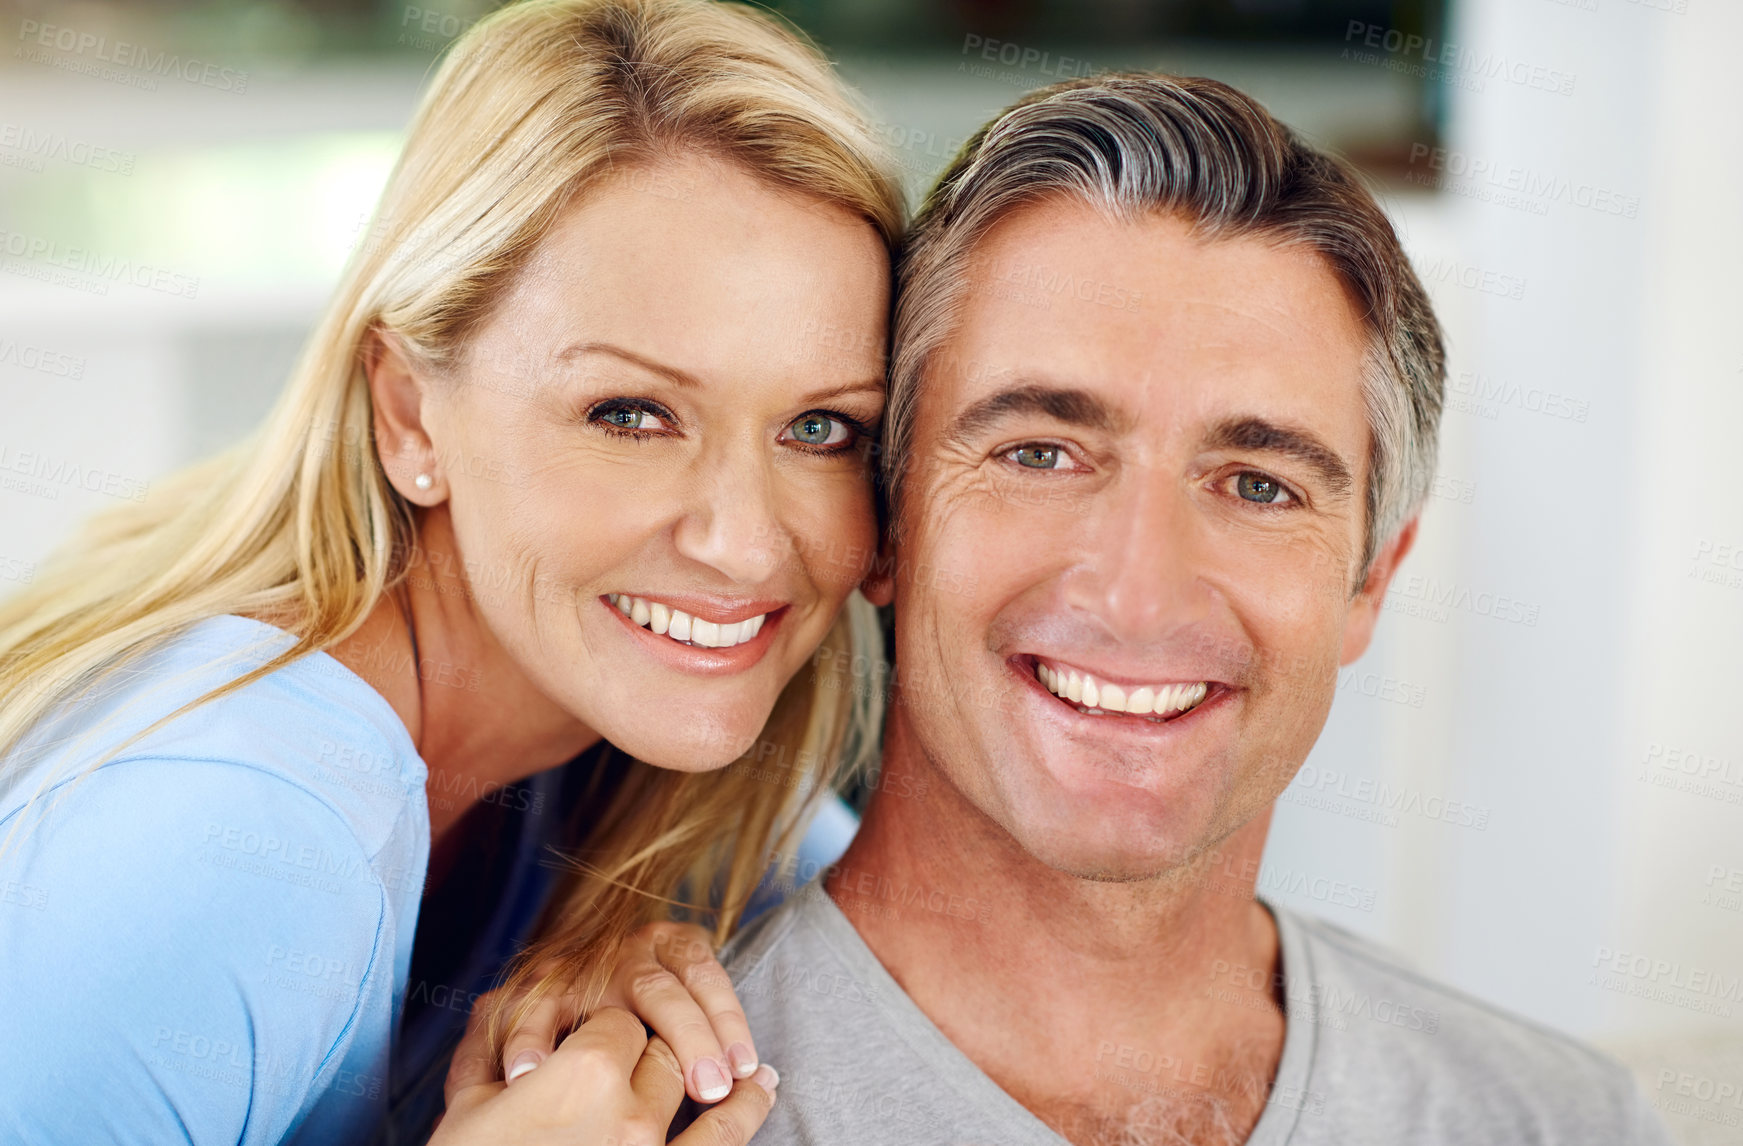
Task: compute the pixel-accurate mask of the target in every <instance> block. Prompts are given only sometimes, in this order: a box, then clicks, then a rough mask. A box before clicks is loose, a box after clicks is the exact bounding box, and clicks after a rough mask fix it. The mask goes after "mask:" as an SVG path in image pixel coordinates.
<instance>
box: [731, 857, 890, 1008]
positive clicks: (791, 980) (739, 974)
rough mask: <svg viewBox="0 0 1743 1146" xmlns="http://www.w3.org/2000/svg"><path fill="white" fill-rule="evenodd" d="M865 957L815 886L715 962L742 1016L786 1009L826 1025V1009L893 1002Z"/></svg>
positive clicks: (750, 929)
mask: <svg viewBox="0 0 1743 1146" xmlns="http://www.w3.org/2000/svg"><path fill="white" fill-rule="evenodd" d="M869 958H870V956H869V954H868V953H866V952H865V950H864V947H863V944H861V943H860V941H859V940H858V938H857V936H856V935H855V934H854V933H853V924H852V923H850V922H848V920H847V918H846V917H845V916H844V915H842V914H841V911H840V909H839V908H837V907H836V906H835V904H834V901H833V900H831V899H830V898H829V893H828V892H827V891H825V890H824V889H823V881H822V880H821V879H818V880H813V881H812V882H811V883H808V884H806V885H804V886H803V887H801V888H799V889H798V890H797V891H795V892H793V893H792V894H791V895H790V896H788V897H787V898H786V899H785V900H784V901H783V902H782V903H781V904H780V905H779V906H777V907H775V908H773V909H771V910H769V911H768V912H766V913H764V914H763V915H761V916H759V917H757V919H756V920H755V921H753V922H752V923H750V924H749V925H748V926H746V927H745V928H744V930H742V931H740V932H739V933H738V934H737V935H735V936H734V937H733V939H732V941H731V942H730V943H728V944H727V945H726V947H725V949H724V950H723V951H722V952H721V956H720V961H721V963H722V965H723V966H725V968H726V971H727V974H729V975H730V976H731V977H732V981H733V983H734V984H735V986H736V988H737V990H738V997H739V1000H740V1001H741V1002H743V1003H744V1005H745V1010H746V1014H747V1017H751V1018H753V1019H754V1018H755V1017H756V1016H755V1015H754V1014H752V1012H761V1013H764V1014H765V1015H766V1014H768V1013H769V1012H771V1011H774V1010H787V1011H791V1012H793V1013H794V1014H795V1015H796V1016H797V1017H799V1018H801V1019H803V1018H807V1017H816V1018H818V1019H820V1020H821V1021H822V1022H823V1023H824V1024H825V1025H827V1024H828V1023H829V1021H830V1020H829V1019H827V1018H826V1017H825V1016H826V1014H827V1012H829V1011H830V1009H831V1007H828V1006H825V1005H824V1004H825V1003H828V1004H831V1005H833V1006H835V1007H848V1008H860V1007H868V1006H877V1005H879V1004H884V1003H888V1002H890V1001H891V1000H890V998H889V996H890V994H891V989H890V988H891V986H892V985H890V984H887V982H886V978H887V977H886V976H885V975H884V974H883V973H882V970H881V968H878V967H875V966H873V965H872V964H870V963H868V962H867V960H868V959H869ZM800 1000H803V1001H804V1002H803V1005H799V1001H800Z"/></svg>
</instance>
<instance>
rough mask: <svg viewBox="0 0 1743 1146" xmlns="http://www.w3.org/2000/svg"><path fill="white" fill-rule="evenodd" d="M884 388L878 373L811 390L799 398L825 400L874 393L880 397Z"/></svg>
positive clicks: (882, 379)
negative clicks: (869, 376) (871, 376)
mask: <svg viewBox="0 0 1743 1146" xmlns="http://www.w3.org/2000/svg"><path fill="white" fill-rule="evenodd" d="M884 389H885V385H884V376H883V375H882V374H879V375H878V376H877V377H876V378H861V379H859V380H858V381H854V382H844V383H842V384H841V385H839V386H829V387H826V388H824V389H822V390H813V391H812V392H811V393H809V394H807V395H805V396H804V398H802V399H800V400H801V401H803V402H827V401H829V400H830V399H831V398H845V397H847V396H848V395H849V394H876V395H878V396H879V397H882V396H883V394H884Z"/></svg>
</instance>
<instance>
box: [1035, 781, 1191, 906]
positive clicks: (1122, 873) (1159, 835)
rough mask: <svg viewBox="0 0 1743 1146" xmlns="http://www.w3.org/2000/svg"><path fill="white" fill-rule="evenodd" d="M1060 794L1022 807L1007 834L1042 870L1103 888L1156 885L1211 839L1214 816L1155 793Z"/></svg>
mask: <svg viewBox="0 0 1743 1146" xmlns="http://www.w3.org/2000/svg"><path fill="white" fill-rule="evenodd" d="M1095 797H1096V798H1088V797H1086V794H1085V793H1081V792H1077V793H1070V794H1064V793H1055V794H1054V795H1053V796H1052V797H1051V798H1049V797H1041V798H1037V799H1035V800H1032V801H1023V802H1022V803H1023V804H1024V805H1025V806H1023V807H1020V808H1014V809H1013V810H1012V812H1011V814H1009V815H1008V816H1005V817H1001V818H1002V819H1004V821H1005V822H1004V824H1003V826H1004V828H1005V830H1006V832H1008V833H1009V834H1010V835H1011V837H1012V838H1013V839H1014V840H1015V841H1016V842H1017V844H1018V846H1020V847H1021V848H1022V849H1023V850H1024V851H1025V852H1027V853H1028V854H1029V856H1030V857H1031V858H1033V859H1034V860H1035V861H1036V862H1038V863H1040V864H1042V865H1043V866H1045V867H1047V868H1049V869H1051V870H1053V871H1057V872H1059V873H1061V874H1063V875H1069V876H1073V877H1075V878H1078V879H1086V880H1093V881H1096V882H1102V883H1132V882H1139V881H1144V880H1153V879H1158V878H1161V877H1163V876H1165V875H1167V874H1168V873H1169V872H1171V871H1174V870H1176V869H1178V868H1179V867H1181V866H1182V864H1184V863H1185V862H1186V861H1187V860H1188V859H1190V858H1191V857H1192V856H1193V855H1194V854H1196V852H1197V851H1198V850H1199V845H1200V844H1201V842H1202V841H1203V840H1204V839H1205V830H1204V825H1203V824H1202V823H1200V821H1201V819H1203V818H1205V817H1207V816H1208V814H1209V809H1202V810H1201V809H1198V808H1196V807H1193V806H1192V805H1191V804H1189V803H1188V802H1187V801H1184V800H1175V801H1168V800H1165V799H1163V798H1160V797H1158V796H1157V795H1156V794H1154V793H1149V792H1132V791H1129V790H1128V791H1126V792H1124V793H1119V792H1114V793H1106V792H1101V793H1096V794H1095Z"/></svg>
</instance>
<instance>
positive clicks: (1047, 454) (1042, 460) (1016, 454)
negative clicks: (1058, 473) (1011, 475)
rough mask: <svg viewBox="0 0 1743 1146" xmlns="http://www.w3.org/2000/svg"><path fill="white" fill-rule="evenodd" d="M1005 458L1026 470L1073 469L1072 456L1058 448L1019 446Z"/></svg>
mask: <svg viewBox="0 0 1743 1146" xmlns="http://www.w3.org/2000/svg"><path fill="white" fill-rule="evenodd" d="M1005 456H1006V457H1007V458H1010V459H1011V460H1012V461H1014V462H1016V463H1017V464H1018V465H1020V466H1023V467H1024V468H1025V469H1031V470H1062V469H1070V468H1071V458H1070V456H1069V455H1067V454H1066V452H1065V451H1064V450H1062V449H1060V448H1059V447H1058V446H1043V445H1028V446H1018V447H1017V448H1016V449H1014V450H1012V451H1010V452H1009V453H1007V454H1006V455H1005Z"/></svg>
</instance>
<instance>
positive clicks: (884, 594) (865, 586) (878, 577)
mask: <svg viewBox="0 0 1743 1146" xmlns="http://www.w3.org/2000/svg"><path fill="white" fill-rule="evenodd" d="M859 591H860V594H861V595H862V596H864V597H865V599H866V600H868V601H870V602H871V603H872V604H874V605H876V606H878V607H879V608H880V609H881V608H883V607H884V606H885V605H888V604H889V603H890V602H891V601H894V600H895V599H896V547H895V540H894V538H892V537H891V536H890V534H889V533H888V532H887V531H886V532H885V533H884V534H883V535H882V536H881V537H880V539H879V540H878V551H877V553H876V554H874V555H873V556H872V565H871V569H870V570H869V571H868V572H867V573H866V575H865V580H863V581H861V582H860V583H859Z"/></svg>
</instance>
